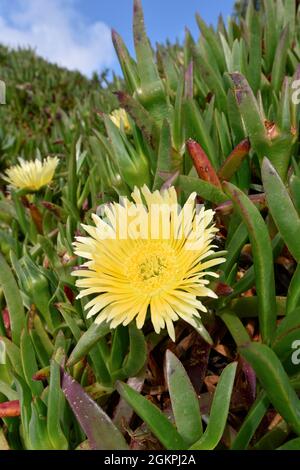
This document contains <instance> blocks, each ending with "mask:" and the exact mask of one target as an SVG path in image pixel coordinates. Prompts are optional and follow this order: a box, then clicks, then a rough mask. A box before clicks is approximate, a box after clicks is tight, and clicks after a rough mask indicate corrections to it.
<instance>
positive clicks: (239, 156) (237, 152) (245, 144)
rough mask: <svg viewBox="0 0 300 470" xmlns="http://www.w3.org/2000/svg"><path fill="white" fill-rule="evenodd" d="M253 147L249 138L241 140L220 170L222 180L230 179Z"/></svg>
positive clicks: (219, 174)
mask: <svg viewBox="0 0 300 470" xmlns="http://www.w3.org/2000/svg"><path fill="white" fill-rule="evenodd" d="M250 148H251V145H250V141H249V139H244V140H242V142H240V143H239V144H238V145H237V146H236V147H235V148H234V149H233V151H232V152H231V154H230V155H229V156H228V158H226V160H225V162H224V163H223V165H222V166H221V168H220V169H219V171H218V176H219V178H220V179H222V180H230V179H231V178H232V176H233V175H234V173H235V172H236V171H237V170H238V168H239V167H240V165H241V163H242V162H243V160H244V158H245V157H246V156H247V155H248V153H249V150H250Z"/></svg>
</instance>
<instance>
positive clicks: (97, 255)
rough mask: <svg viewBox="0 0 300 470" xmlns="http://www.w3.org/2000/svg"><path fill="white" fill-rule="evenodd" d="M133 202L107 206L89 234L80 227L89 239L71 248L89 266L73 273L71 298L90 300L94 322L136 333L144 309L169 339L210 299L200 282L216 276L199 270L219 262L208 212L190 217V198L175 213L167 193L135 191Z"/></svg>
mask: <svg viewBox="0 0 300 470" xmlns="http://www.w3.org/2000/svg"><path fill="white" fill-rule="evenodd" d="M132 198H133V201H134V202H130V201H129V200H128V199H127V198H124V199H123V201H122V202H121V203H113V204H111V205H109V206H106V207H105V209H104V216H103V217H99V216H97V215H93V220H94V222H95V225H96V226H95V227H94V226H90V225H84V226H83V227H84V229H85V230H86V232H87V233H88V234H89V237H77V241H76V242H75V243H74V245H75V253H76V254H77V255H78V256H81V257H83V258H87V259H88V261H87V262H85V263H84V265H83V266H82V269H80V270H76V271H74V273H73V274H74V275H76V276H79V277H80V278H81V279H79V280H77V282H76V285H77V287H79V288H82V289H83V290H82V291H81V292H80V294H79V296H78V297H79V298H81V297H84V296H86V295H90V294H96V296H95V297H94V298H93V299H92V300H91V301H90V302H88V303H87V305H86V307H85V308H86V309H88V310H89V313H88V317H91V316H93V315H96V314H98V315H97V318H96V320H95V321H96V323H102V322H105V321H107V322H109V323H110V326H111V327H112V328H115V327H117V326H118V325H120V324H123V325H128V324H129V323H130V322H131V321H133V320H134V319H136V324H137V327H138V328H142V326H143V325H144V323H145V319H146V315H147V312H148V308H150V315H151V321H152V323H153V326H154V329H155V332H156V333H159V332H160V330H161V329H163V328H164V327H165V326H166V327H167V330H168V333H169V335H170V337H171V338H172V339H173V340H175V331H174V325H173V322H175V321H176V320H178V319H179V318H182V319H183V320H185V321H186V322H188V323H190V324H191V325H193V326H196V320H195V318H197V317H198V318H199V316H200V314H199V310H200V311H206V307H205V306H204V305H203V303H202V302H201V301H200V300H199V298H198V297H202V298H203V297H204V298H205V297H213V298H215V297H216V294H215V293H214V292H213V291H212V290H211V289H209V288H208V287H207V284H209V281H208V280H207V279H205V277H206V276H214V277H218V275H217V274H216V273H215V272H208V271H206V270H207V269H208V268H211V267H212V266H216V265H218V264H220V263H222V262H223V261H224V259H223V258H217V257H215V258H214V257H213V255H214V248H215V246H214V245H213V244H212V241H213V238H214V235H215V233H216V232H217V231H218V230H217V229H216V228H215V225H214V224H213V223H212V222H213V216H214V212H213V211H212V210H205V209H204V207H202V206H201V208H200V210H199V211H198V210H197V209H198V207H196V203H195V200H196V193H193V194H191V195H190V197H189V199H188V201H187V202H186V204H185V205H184V206H183V207H182V208H180V207H179V206H178V203H177V194H176V191H175V188H174V187H171V188H169V189H167V190H163V191H162V192H159V191H155V192H154V193H151V191H150V190H149V189H148V187H147V186H143V187H142V189H141V190H140V189H138V188H135V190H134V192H133V193H132ZM209 257H210V259H209V260H207V258H209Z"/></svg>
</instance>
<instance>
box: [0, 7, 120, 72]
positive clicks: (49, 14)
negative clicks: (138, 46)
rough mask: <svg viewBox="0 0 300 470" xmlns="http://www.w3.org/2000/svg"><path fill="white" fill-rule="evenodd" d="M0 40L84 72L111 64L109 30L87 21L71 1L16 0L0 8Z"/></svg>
mask: <svg viewBox="0 0 300 470" xmlns="http://www.w3.org/2000/svg"><path fill="white" fill-rule="evenodd" d="M0 43H2V44H7V45H9V46H12V47H17V46H30V47H32V48H34V49H35V50H36V51H37V53H38V54H39V55H41V56H42V57H45V58H46V59H48V60H50V61H51V62H54V63H57V64H59V65H62V66H64V67H67V68H69V69H72V70H74V69H77V70H80V71H81V72H83V73H85V74H86V75H90V74H91V73H92V72H93V71H95V70H96V71H99V70H102V69H103V68H105V67H109V66H111V65H112V64H113V62H114V59H115V56H114V50H113V46H112V42H111V37H110V29H109V28H108V26H107V25H106V24H105V23H102V22H100V21H97V22H94V23H87V22H86V21H85V19H84V18H83V17H82V16H81V15H80V14H79V13H78V12H77V11H76V9H75V4H74V0H15V1H13V2H11V3H10V6H9V5H8V8H6V13H5V15H4V14H3V12H1V10H0Z"/></svg>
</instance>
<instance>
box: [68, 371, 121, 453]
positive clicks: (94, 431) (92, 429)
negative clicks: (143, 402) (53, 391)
mask: <svg viewBox="0 0 300 470" xmlns="http://www.w3.org/2000/svg"><path fill="white" fill-rule="evenodd" d="M61 388H62V391H63V393H64V395H65V397H66V399H67V400H68V402H69V405H70V406H71V408H72V410H73V412H74V414H75V416H76V418H77V420H78V422H79V423H80V425H81V427H82V429H83V430H84V432H85V434H86V435H87V438H88V440H89V443H90V446H91V448H92V449H93V450H126V449H128V446H127V444H126V441H125V439H124V437H123V435H122V434H121V432H120V431H119V430H118V429H117V427H116V426H115V425H114V424H113V423H112V421H111V419H110V418H109V416H107V414H106V413H105V412H104V411H103V410H102V408H100V406H98V405H97V403H96V402H95V401H94V400H93V399H92V398H91V397H90V396H89V395H88V394H87V393H85V391H84V390H83V388H82V387H81V385H80V384H79V383H78V382H76V380H75V379H73V378H72V377H71V376H70V375H69V374H67V373H66V372H64V370H62V371H61Z"/></svg>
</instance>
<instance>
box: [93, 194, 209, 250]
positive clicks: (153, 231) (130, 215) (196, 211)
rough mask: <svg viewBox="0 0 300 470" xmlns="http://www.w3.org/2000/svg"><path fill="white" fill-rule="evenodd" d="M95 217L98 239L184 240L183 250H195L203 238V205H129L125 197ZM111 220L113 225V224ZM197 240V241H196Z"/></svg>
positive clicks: (205, 225)
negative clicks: (98, 219) (98, 220)
mask: <svg viewBox="0 0 300 470" xmlns="http://www.w3.org/2000/svg"><path fill="white" fill-rule="evenodd" d="M97 215H98V216H99V217H100V218H101V219H102V221H103V224H102V225H101V230H99V231H98V236H99V237H101V239H103V240H105V239H106V240H128V239H141V240H149V239H151V240H170V239H175V240H183V239H184V240H185V244H184V248H185V249H186V250H194V249H197V248H198V245H199V242H201V235H202V236H203V237H204V236H205V229H206V228H207V225H209V224H207V214H205V212H204V206H203V204H195V203H194V201H191V202H190V203H186V204H185V205H184V206H183V207H181V206H180V205H179V204H162V203H158V204H155V203H153V204H151V205H150V207H145V206H144V205H143V204H128V202H127V200H126V198H120V203H119V204H115V205H113V206H111V205H110V204H102V205H100V206H99V207H98V209H97ZM112 221H113V223H112ZM199 238H200V239H199Z"/></svg>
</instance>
